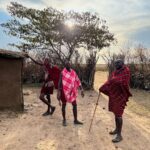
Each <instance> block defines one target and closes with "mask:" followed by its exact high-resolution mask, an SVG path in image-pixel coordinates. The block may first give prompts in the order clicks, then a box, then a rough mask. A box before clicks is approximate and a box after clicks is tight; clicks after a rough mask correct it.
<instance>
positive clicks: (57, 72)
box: [48, 66, 60, 89]
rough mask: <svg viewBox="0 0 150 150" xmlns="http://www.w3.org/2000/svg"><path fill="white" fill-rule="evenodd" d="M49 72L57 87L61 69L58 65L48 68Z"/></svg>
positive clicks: (50, 78) (50, 79)
mask: <svg viewBox="0 0 150 150" xmlns="http://www.w3.org/2000/svg"><path fill="white" fill-rule="evenodd" d="M48 74H49V81H53V82H54V86H55V88H56V89H57V88H58V81H59V77H60V69H59V68H58V67H57V66H53V67H52V68H49V69H48Z"/></svg>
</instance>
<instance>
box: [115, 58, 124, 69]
mask: <svg viewBox="0 0 150 150" xmlns="http://www.w3.org/2000/svg"><path fill="white" fill-rule="evenodd" d="M122 67H123V61H122V60H117V61H115V68H116V69H117V70H119V69H121V68H122Z"/></svg>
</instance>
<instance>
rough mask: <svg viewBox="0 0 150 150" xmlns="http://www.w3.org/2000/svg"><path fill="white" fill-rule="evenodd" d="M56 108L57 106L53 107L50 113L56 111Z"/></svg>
mask: <svg viewBox="0 0 150 150" xmlns="http://www.w3.org/2000/svg"><path fill="white" fill-rule="evenodd" d="M55 109H56V108H55V107H52V108H51V113H50V114H51V115H52V114H53V113H54V111H55Z"/></svg>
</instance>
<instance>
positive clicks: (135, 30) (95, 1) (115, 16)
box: [0, 0, 150, 49]
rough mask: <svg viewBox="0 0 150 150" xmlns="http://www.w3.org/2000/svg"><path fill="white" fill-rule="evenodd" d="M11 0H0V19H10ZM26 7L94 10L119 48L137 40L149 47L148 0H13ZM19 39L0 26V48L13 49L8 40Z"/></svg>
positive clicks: (149, 6)
mask: <svg viewBox="0 0 150 150" xmlns="http://www.w3.org/2000/svg"><path fill="white" fill-rule="evenodd" d="M10 1H13V0H0V23H2V22H6V21H7V20H8V19H10V18H11V17H10V15H9V13H8V12H7V5H9V4H10ZM17 2H20V3H21V4H23V5H25V6H27V7H33V8H37V9H43V8H45V7H49V6H52V7H54V8H57V9H59V10H66V11H68V10H76V11H91V12H97V13H99V15H100V16H101V17H102V18H104V19H106V21H107V24H108V26H109V29H110V31H111V32H113V33H114V34H115V37H116V38H117V40H118V44H117V45H116V46H115V47H114V49H115V48H116V49H119V48H121V47H122V46H123V45H124V44H126V43H127V42H129V43H132V44H138V43H141V44H143V45H144V46H145V47H147V48H150V19H149V18H150V1H148V0H120V1H119V0H74V1H71V0H17ZM18 41H19V40H18V39H16V38H13V37H10V36H7V35H6V34H5V33H3V29H2V28H1V27H0V48H4V49H13V48H11V47H9V46H8V43H12V42H18Z"/></svg>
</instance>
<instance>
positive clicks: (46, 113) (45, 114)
mask: <svg viewBox="0 0 150 150" xmlns="http://www.w3.org/2000/svg"><path fill="white" fill-rule="evenodd" d="M50 114H51V113H50V112H49V111H47V112H45V113H44V114H43V116H48V115H50Z"/></svg>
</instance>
